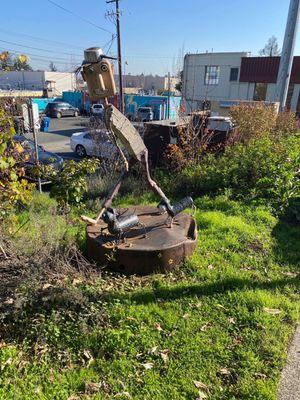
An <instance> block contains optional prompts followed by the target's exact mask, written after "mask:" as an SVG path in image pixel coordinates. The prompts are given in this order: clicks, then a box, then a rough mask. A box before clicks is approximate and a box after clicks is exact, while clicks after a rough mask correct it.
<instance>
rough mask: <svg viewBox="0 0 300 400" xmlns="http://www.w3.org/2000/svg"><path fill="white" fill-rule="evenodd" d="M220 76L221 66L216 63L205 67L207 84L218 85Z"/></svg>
mask: <svg viewBox="0 0 300 400" xmlns="http://www.w3.org/2000/svg"><path fill="white" fill-rule="evenodd" d="M219 78H220V67H218V66H216V65H207V66H206V67H205V80H204V83H205V85H218V84H219Z"/></svg>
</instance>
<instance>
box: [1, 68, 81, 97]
mask: <svg viewBox="0 0 300 400" xmlns="http://www.w3.org/2000/svg"><path fill="white" fill-rule="evenodd" d="M50 87H51V88H52V89H53V95H54V96H58V95H61V93H62V92H63V91H68V90H75V89H76V76H75V73H73V72H50V71H0V89H1V90H23V91H24V90H27V91H29V90H30V91H31V90H32V91H42V90H44V89H48V88H50Z"/></svg>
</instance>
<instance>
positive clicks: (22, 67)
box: [13, 54, 32, 71]
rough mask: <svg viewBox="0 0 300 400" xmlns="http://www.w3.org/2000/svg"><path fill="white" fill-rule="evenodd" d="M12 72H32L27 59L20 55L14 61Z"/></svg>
mask: <svg viewBox="0 0 300 400" xmlns="http://www.w3.org/2000/svg"><path fill="white" fill-rule="evenodd" d="M13 69H14V71H32V68H31V66H30V65H29V64H28V57H27V56H25V55H23V54H21V55H19V56H18V57H16V58H15V60H14V68H13Z"/></svg>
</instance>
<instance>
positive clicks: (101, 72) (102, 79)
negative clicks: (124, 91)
mask: <svg viewBox="0 0 300 400" xmlns="http://www.w3.org/2000/svg"><path fill="white" fill-rule="evenodd" d="M108 58H109V57H107V56H105V55H103V52H102V50H101V49H100V48H99V47H91V48H89V49H86V50H85V51H84V61H83V64H82V72H81V73H82V77H83V79H84V80H85V81H86V83H87V87H88V91H89V95H90V98H91V100H92V101H99V100H100V99H104V98H107V97H111V96H114V95H115V94H116V93H117V91H116V84H115V79H114V73H113V66H112V64H111V63H110V61H109V59H108Z"/></svg>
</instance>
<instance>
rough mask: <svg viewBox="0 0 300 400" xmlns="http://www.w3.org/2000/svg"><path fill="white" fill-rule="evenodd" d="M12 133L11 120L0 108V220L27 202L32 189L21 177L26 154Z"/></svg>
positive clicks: (32, 186)
mask: <svg viewBox="0 0 300 400" xmlns="http://www.w3.org/2000/svg"><path fill="white" fill-rule="evenodd" d="M13 134H14V129H13V126H12V121H11V119H10V118H9V117H8V116H7V113H6V111H5V110H4V109H2V108H0V220H3V219H4V218H5V217H7V215H8V214H9V213H10V212H11V211H12V210H13V208H14V207H15V206H16V205H18V204H22V205H27V204H29V203H30V200H31V197H32V193H33V189H34V185H32V184H29V183H28V181H27V180H26V179H24V178H23V176H24V169H23V168H22V164H23V162H24V160H25V159H26V156H25V155H24V154H23V152H24V150H23V149H22V147H21V146H20V145H18V144H17V143H15V142H14V141H13Z"/></svg>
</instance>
